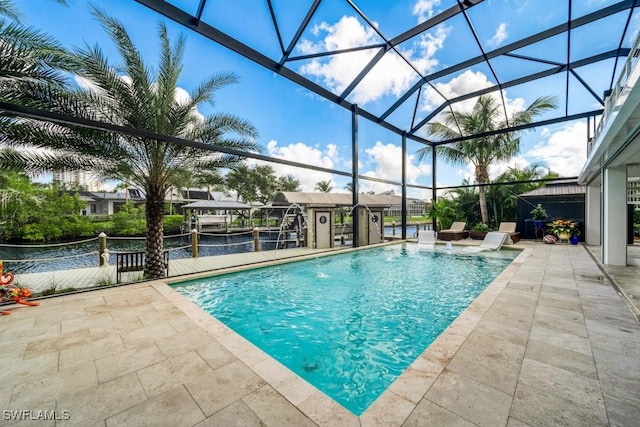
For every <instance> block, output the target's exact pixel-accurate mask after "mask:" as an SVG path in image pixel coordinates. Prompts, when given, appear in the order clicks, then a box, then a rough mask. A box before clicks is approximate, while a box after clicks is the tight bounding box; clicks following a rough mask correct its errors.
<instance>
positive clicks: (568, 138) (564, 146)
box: [524, 121, 587, 176]
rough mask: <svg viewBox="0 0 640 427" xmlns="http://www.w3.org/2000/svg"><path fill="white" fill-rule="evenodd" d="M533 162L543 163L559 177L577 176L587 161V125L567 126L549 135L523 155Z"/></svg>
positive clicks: (584, 123)
mask: <svg viewBox="0 0 640 427" xmlns="http://www.w3.org/2000/svg"><path fill="white" fill-rule="evenodd" d="M524 156H525V157H527V158H530V159H533V161H543V162H545V163H546V164H547V165H548V166H549V168H550V169H551V171H552V172H557V173H559V174H560V175H561V176H577V175H579V174H580V171H581V170H582V166H583V165H584V163H585V161H586V160H587V124H586V122H584V121H580V122H575V123H573V124H567V125H566V126H565V127H563V128H562V129H561V130H559V131H557V132H553V133H551V135H550V136H549V139H548V140H547V141H541V142H539V143H538V144H536V145H535V146H534V147H533V148H532V149H531V150H529V151H528V152H526V153H525V154H524Z"/></svg>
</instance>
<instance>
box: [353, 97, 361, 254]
mask: <svg viewBox="0 0 640 427" xmlns="http://www.w3.org/2000/svg"><path fill="white" fill-rule="evenodd" d="M351 163H352V164H351V175H352V179H353V181H352V187H353V188H352V190H353V192H352V193H351V201H352V203H353V208H352V209H354V212H353V213H352V215H351V224H352V226H353V240H352V246H353V247H354V248H357V247H358V246H360V241H359V240H360V239H359V238H358V209H359V208H356V206H358V205H359V204H360V201H359V198H358V193H359V192H360V188H359V186H358V175H359V174H360V172H359V168H358V106H357V105H355V104H354V105H353V107H352V108H351Z"/></svg>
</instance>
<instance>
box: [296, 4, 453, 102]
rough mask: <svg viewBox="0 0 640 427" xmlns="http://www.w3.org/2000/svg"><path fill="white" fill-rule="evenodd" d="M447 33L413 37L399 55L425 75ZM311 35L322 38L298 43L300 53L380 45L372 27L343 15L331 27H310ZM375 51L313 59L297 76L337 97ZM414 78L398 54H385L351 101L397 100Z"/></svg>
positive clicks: (439, 31) (439, 29) (438, 30)
mask: <svg viewBox="0 0 640 427" xmlns="http://www.w3.org/2000/svg"><path fill="white" fill-rule="evenodd" d="M448 32H449V29H448V28H446V27H443V26H439V27H437V28H436V29H435V30H434V31H433V32H432V33H427V34H424V35H422V36H421V37H419V38H417V39H416V41H415V42H414V43H413V44H412V45H411V46H409V47H408V48H407V49H405V50H402V51H401V53H402V55H403V56H404V57H405V58H407V59H408V60H409V61H411V62H412V63H413V64H414V66H415V67H416V68H417V69H418V70H419V71H420V72H422V73H428V72H429V71H431V70H433V69H434V68H435V67H436V66H437V64H438V61H437V60H436V59H435V58H434V56H435V54H436V52H437V51H438V50H440V49H441V48H442V47H443V45H444V41H445V39H446V37H447V34H448ZM312 34H315V35H317V36H318V37H323V36H324V38H321V40H320V41H318V42H312V41H309V40H307V39H303V40H301V42H300V43H299V44H298V46H297V48H298V50H300V51H301V52H302V53H303V54H311V53H317V52H325V51H327V52H330V51H334V50H340V49H348V48H353V47H362V46H368V45H372V44H376V43H380V42H381V39H380V37H379V36H378V35H377V33H376V32H375V31H374V30H373V29H372V28H369V27H365V26H363V25H362V24H361V23H360V22H359V21H358V19H357V18H356V17H353V16H343V17H342V18H341V19H340V20H339V21H338V22H336V23H335V24H333V25H330V24H328V23H326V22H323V23H322V24H320V25H317V26H316V27H314V29H313V31H312ZM378 51H379V50H378V49H370V50H362V51H357V52H349V53H346V54H338V55H334V56H331V57H325V58H315V59H312V60H310V61H309V62H307V63H305V64H304V65H302V66H301V67H300V73H302V74H303V75H307V76H312V77H315V78H317V79H319V80H320V81H322V82H323V84H324V85H326V86H327V87H328V88H329V90H331V91H332V92H334V93H338V94H339V93H342V92H343V91H344V90H345V89H346V88H347V87H348V86H349V84H351V82H352V81H353V79H354V78H355V77H356V76H357V75H358V74H359V73H360V71H361V70H362V69H363V68H364V67H365V66H366V65H367V64H368V63H369V62H370V61H371V59H372V58H373V57H374V56H375V55H376V54H377V53H378ZM417 79H418V75H417V74H416V73H415V71H414V70H413V69H412V68H411V67H410V66H409V65H407V63H406V62H405V61H404V60H403V59H402V58H401V57H400V56H399V55H396V54H394V53H393V52H388V53H387V54H385V55H384V57H383V58H382V59H381V60H380V61H379V62H378V63H377V64H376V66H375V67H374V68H373V69H372V70H371V71H369V73H367V75H366V77H365V78H364V79H363V80H362V81H361V82H360V84H359V85H358V86H357V87H356V88H355V89H354V91H353V92H352V93H351V98H352V101H353V102H355V103H357V104H366V103H368V102H372V101H375V100H377V99H379V98H381V97H383V96H386V95H394V96H396V97H397V96H400V95H401V94H402V93H404V92H405V91H406V90H407V89H409V87H410V86H411V84H412V83H413V82H415V81H416V80H417Z"/></svg>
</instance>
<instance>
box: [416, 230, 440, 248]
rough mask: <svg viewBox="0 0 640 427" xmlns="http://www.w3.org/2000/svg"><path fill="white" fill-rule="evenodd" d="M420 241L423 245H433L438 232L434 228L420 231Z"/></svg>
mask: <svg viewBox="0 0 640 427" xmlns="http://www.w3.org/2000/svg"><path fill="white" fill-rule="evenodd" d="M418 243H419V244H421V245H430V246H431V247H433V245H434V244H435V243H436V233H435V231H433V230H422V231H418Z"/></svg>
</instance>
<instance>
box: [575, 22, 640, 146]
mask: <svg viewBox="0 0 640 427" xmlns="http://www.w3.org/2000/svg"><path fill="white" fill-rule="evenodd" d="M638 62H640V33H639V34H638V36H637V37H636V40H635V42H634V43H633V47H632V48H631V51H630V53H629V56H628V57H627V60H626V61H625V63H624V65H623V67H622V71H621V72H620V75H619V76H618V80H617V81H616V84H615V85H614V86H613V87H612V88H611V92H610V94H609V96H607V98H606V99H605V102H604V112H603V113H602V117H601V118H600V122H599V123H598V126H597V128H596V130H595V132H594V134H593V138H591V140H590V141H589V144H588V146H587V153H588V154H589V153H591V149H592V148H593V144H594V143H595V141H596V140H597V139H598V137H599V136H600V135H601V134H602V131H603V130H604V127H605V125H606V124H607V122H608V120H609V118H610V116H611V113H612V112H613V110H614V109H615V108H616V107H618V100H619V99H620V97H621V96H622V95H623V93H624V92H626V91H628V90H629V89H631V87H632V86H633V85H635V83H636V81H637V78H638V76H637V75H636V76H635V78H634V79H633V81H631V80H630V77H631V76H632V74H633V73H634V71H635V69H636V66H637V65H638ZM588 154H587V155H588Z"/></svg>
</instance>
